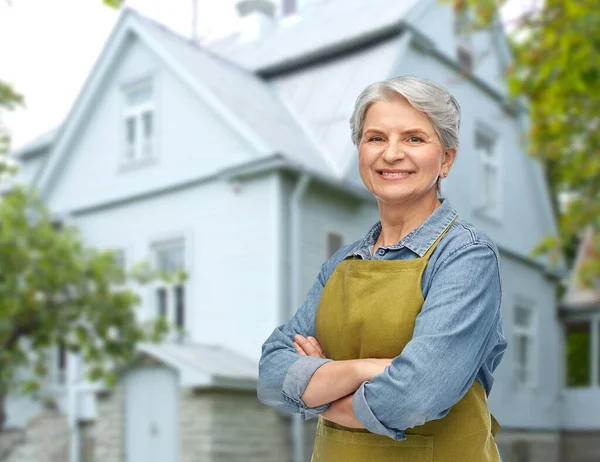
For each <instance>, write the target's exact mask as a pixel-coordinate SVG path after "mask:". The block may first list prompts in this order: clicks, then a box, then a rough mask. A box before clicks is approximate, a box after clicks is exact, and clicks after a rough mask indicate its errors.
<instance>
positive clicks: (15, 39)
mask: <svg viewBox="0 0 600 462" xmlns="http://www.w3.org/2000/svg"><path fill="white" fill-rule="evenodd" d="M193 1H194V0H127V1H126V5H127V6H130V7H132V8H135V9H136V10H138V11H140V12H141V13H142V14H144V15H146V16H149V17H151V18H153V19H155V20H157V21H159V22H162V23H163V24H165V25H166V26H168V27H170V28H172V29H174V30H176V31H177V32H179V33H181V34H183V35H186V36H190V35H191V30H192V19H191V18H192V5H193ZM196 1H197V8H198V22H197V34H198V35H200V36H205V35H207V34H210V35H211V36H215V35H220V34H224V33H227V32H228V31H231V30H232V29H235V27H236V20H237V15H236V12H235V8H234V2H235V0H196ZM531 1H532V0H511V1H510V5H509V7H508V8H506V9H505V11H506V15H507V16H508V17H511V16H514V14H516V13H515V11H517V12H518V11H519V10H521V9H523V8H525V4H527V3H528V2H531ZM118 17H119V12H118V11H117V10H113V9H111V8H109V7H107V6H105V5H104V4H103V3H102V0H52V1H50V0H0V79H1V80H3V81H5V82H9V83H11V84H13V85H14V87H15V88H16V89H17V90H18V91H19V92H20V93H22V94H23V95H24V96H25V102H26V107H25V108H24V109H19V110H17V111H15V112H12V113H7V114H5V115H3V117H2V121H3V122H4V123H5V124H6V126H7V127H8V128H9V130H10V132H11V134H12V147H13V148H18V147H19V146H20V145H22V144H24V143H25V142H27V141H29V140H31V139H33V138H35V137H36V136H38V135H40V134H42V133H44V132H46V131H48V130H50V129H52V128H55V127H56V126H58V125H60V123H61V122H62V121H63V120H64V119H65V117H66V116H67V114H68V111H69V110H70V108H71V106H72V104H73V102H74V101H75V99H76V98H77V95H78V94H79V91H80V90H81V88H82V86H83V84H84V83H85V80H86V78H87V76H88V74H89V72H90V71H91V69H92V68H93V66H94V63H95V61H96V59H97V57H98V55H99V54H100V52H101V50H102V47H103V45H104V43H105V42H106V40H107V39H108V36H109V35H110V33H111V31H112V28H113V27H114V25H115V23H116V21H117V19H118Z"/></svg>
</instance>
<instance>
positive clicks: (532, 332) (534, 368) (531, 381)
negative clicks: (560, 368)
mask: <svg viewBox="0 0 600 462" xmlns="http://www.w3.org/2000/svg"><path fill="white" fill-rule="evenodd" d="M519 308H524V309H527V310H529V312H530V315H531V317H530V325H529V326H521V325H517V323H516V313H517V309H519ZM538 330H539V329H538V313H537V310H536V305H535V303H534V302H533V301H531V300H529V299H526V298H522V297H517V298H516V299H515V300H514V302H513V304H512V325H511V338H512V342H513V345H515V348H514V349H513V353H512V361H513V367H512V374H513V383H514V384H515V386H516V387H517V388H519V389H529V390H532V389H536V388H537V386H538V376H539V364H538V360H539V351H538V348H539V341H538V338H539V336H538ZM522 336H524V337H525V338H528V339H529V341H530V348H531V351H530V352H529V358H530V359H529V362H530V371H528V374H527V377H528V380H527V381H525V382H523V381H521V379H520V377H521V374H520V373H521V367H523V366H522V365H521V363H520V361H519V349H518V348H517V345H518V344H519V342H518V338H517V337H522ZM524 367H525V368H526V369H527V367H528V366H527V365H525V366H524Z"/></svg>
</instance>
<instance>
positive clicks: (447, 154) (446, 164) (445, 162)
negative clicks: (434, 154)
mask: <svg viewBox="0 0 600 462" xmlns="http://www.w3.org/2000/svg"><path fill="white" fill-rule="evenodd" d="M454 159H456V149H446V151H444V153H443V154H442V169H443V170H444V171H446V172H449V171H450V169H451V168H452V165H454Z"/></svg>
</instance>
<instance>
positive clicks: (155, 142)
mask: <svg viewBox="0 0 600 462" xmlns="http://www.w3.org/2000/svg"><path fill="white" fill-rule="evenodd" d="M159 83H160V82H159V79H158V77H156V76H155V75H154V73H152V74H150V75H145V76H144V77H143V78H140V79H137V80H135V81H128V82H126V83H123V84H122V85H121V86H120V92H119V97H120V101H121V110H120V112H119V115H118V118H117V119H118V121H119V140H120V142H119V156H118V158H119V168H120V170H123V171H126V170H129V169H131V168H132V167H133V168H135V167H141V166H144V165H149V164H154V163H155V162H156V160H157V159H158V146H159V136H158V128H159V126H160V125H159V120H158V118H159V117H158V116H159V110H158V109H159V101H158V90H159ZM146 86H150V87H151V88H152V100H151V101H147V102H145V103H141V104H137V105H135V106H133V107H131V106H128V104H127V101H126V100H127V95H128V93H130V92H132V91H135V90H137V89H140V88H144V87H146ZM146 111H151V112H152V139H151V143H152V151H151V154H150V155H149V156H144V155H142V151H143V141H142V136H141V134H142V132H143V131H142V128H143V127H142V122H141V119H142V114H143V113H144V112H146ZM132 116H133V117H135V119H136V148H135V153H136V155H135V156H134V157H133V158H131V159H130V158H128V157H127V150H128V146H127V128H126V124H125V120H126V119H127V118H128V117H132Z"/></svg>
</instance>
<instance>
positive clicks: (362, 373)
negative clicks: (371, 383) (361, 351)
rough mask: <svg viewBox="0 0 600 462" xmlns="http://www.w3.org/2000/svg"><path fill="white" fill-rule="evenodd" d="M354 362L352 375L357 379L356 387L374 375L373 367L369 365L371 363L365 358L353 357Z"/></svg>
mask: <svg viewBox="0 0 600 462" xmlns="http://www.w3.org/2000/svg"><path fill="white" fill-rule="evenodd" d="M350 362H352V375H353V377H354V378H355V379H356V388H357V389H358V387H359V386H360V385H361V384H362V383H363V382H366V381H368V380H371V378H372V376H373V372H372V370H371V369H372V367H368V366H369V364H368V363H367V362H366V361H365V360H363V359H351V360H350Z"/></svg>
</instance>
